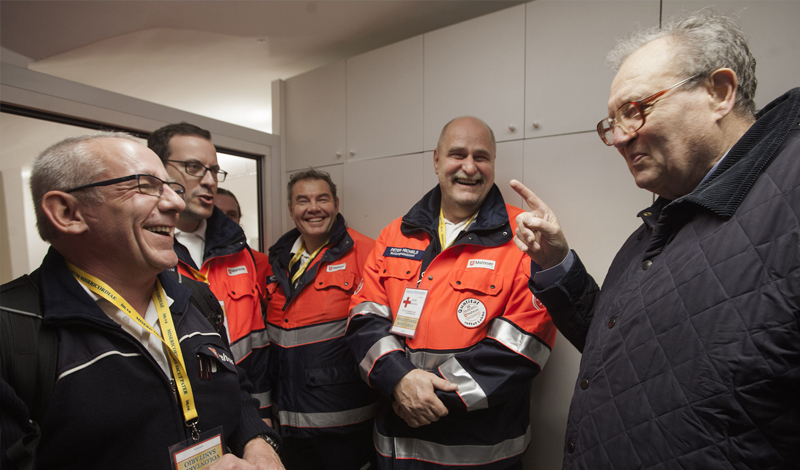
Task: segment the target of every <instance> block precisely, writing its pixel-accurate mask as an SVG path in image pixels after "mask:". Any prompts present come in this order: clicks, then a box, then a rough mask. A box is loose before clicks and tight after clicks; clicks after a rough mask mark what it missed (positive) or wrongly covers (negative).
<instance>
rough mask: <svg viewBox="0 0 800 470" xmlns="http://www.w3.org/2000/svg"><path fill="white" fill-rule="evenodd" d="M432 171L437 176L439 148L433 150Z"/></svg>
mask: <svg viewBox="0 0 800 470" xmlns="http://www.w3.org/2000/svg"><path fill="white" fill-rule="evenodd" d="M433 170H434V171H435V172H436V174H437V175H438V174H439V148H438V147H437V148H435V149H433Z"/></svg>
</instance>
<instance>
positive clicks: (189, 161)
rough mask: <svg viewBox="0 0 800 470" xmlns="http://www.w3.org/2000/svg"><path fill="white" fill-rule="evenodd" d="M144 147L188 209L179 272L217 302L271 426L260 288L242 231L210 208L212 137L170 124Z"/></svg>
mask: <svg viewBox="0 0 800 470" xmlns="http://www.w3.org/2000/svg"><path fill="white" fill-rule="evenodd" d="M147 146H148V147H150V149H152V150H153V151H154V152H155V153H156V155H158V156H159V158H161V162H162V163H163V164H164V166H165V167H166V169H167V173H169V175H170V177H171V178H172V180H173V181H175V182H178V183H180V184H182V185H183V186H184V187H185V188H186V196H185V201H186V210H184V211H183V212H182V213H181V215H180V218H179V219H178V225H177V227H176V230H175V245H174V249H175V253H176V254H177V255H178V266H177V270H178V272H179V273H180V274H182V275H184V276H189V277H191V278H193V279H196V280H198V281H203V282H206V283H207V284H208V285H209V287H210V288H211V292H213V293H214V295H215V296H216V297H217V299H218V300H219V302H220V304H221V305H222V308H223V310H224V311H225V320H224V321H225V327H226V330H227V332H228V340H229V342H230V345H231V352H233V355H234V360H235V361H236V363H237V365H239V366H240V367H242V368H243V369H244V370H245V372H246V373H247V378H248V379H250V381H251V382H252V383H253V389H254V390H253V393H252V396H253V397H254V398H256V399H258V401H259V403H260V413H261V417H262V418H264V419H265V420H267V422H268V423H269V418H270V413H271V412H270V410H269V407H270V405H271V403H272V400H271V398H270V394H269V382H268V379H267V376H266V373H265V371H266V367H267V353H268V348H267V346H268V345H269V340H268V339H267V330H266V326H265V325H264V320H263V317H262V315H261V304H260V296H261V289H262V286H259V285H258V277H257V271H256V265H255V261H254V259H253V254H252V252H251V251H250V247H249V246H247V239H246V237H245V234H244V231H243V230H242V228H241V227H240V226H239V225H237V224H236V223H234V222H233V221H232V220H231V219H230V218H229V217H228V216H226V215H225V214H224V213H223V212H222V211H221V210H219V209H218V208H216V207H215V206H214V198H215V196H216V193H217V183H218V182H220V181H224V180H225V176H226V175H227V173H226V172H225V171H223V170H221V169H220V167H219V164H218V163H217V152H216V148H215V147H214V144H212V143H211V133H209V132H208V131H207V130H205V129H201V128H199V127H197V126H194V125H192V124H188V123H185V122H182V123H179V124H170V125H167V126H164V127H162V128H160V129H158V130H156V131H155V132H153V133H152V134H151V135H150V137H149V138H148V139H147Z"/></svg>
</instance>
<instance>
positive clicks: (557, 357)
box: [273, 0, 800, 470]
mask: <svg viewBox="0 0 800 470" xmlns="http://www.w3.org/2000/svg"><path fill="white" fill-rule="evenodd" d="M705 6H712V7H714V8H715V9H716V10H717V11H719V12H721V13H725V14H738V16H739V18H740V25H741V26H742V28H743V29H744V31H745V32H746V33H747V34H748V35H749V37H750V44H751V49H752V51H753V54H754V55H755V57H756V59H757V60H758V79H759V91H758V94H757V95H756V103H757V105H758V106H759V107H761V106H764V105H765V104H767V103H768V102H769V101H771V100H772V99H774V98H776V97H777V96H779V95H780V94H782V93H783V92H785V91H786V90H788V89H789V88H792V87H794V86H798V85H800V80H798V77H800V60H798V54H797V51H798V50H800V28H797V25H796V23H797V19H799V18H800V2H797V1H789V2H787V1H727V2H713V1H712V2H702V1H700V2H698V1H695V2H685V1H670V0H665V1H664V2H663V4H662V2H659V1H658V0H632V1H612V0H609V1H568V0H564V1H535V2H531V3H528V4H525V5H520V6H516V7H512V8H509V9H507V10H503V11H499V12H496V13H492V14H490V15H486V16H484V17H481V18H476V19H473V20H469V21H466V22H464V23H460V24H457V25H453V26H449V27H447V28H443V29H441V30H437V31H433V32H431V33H427V34H424V35H421V36H418V37H415V38H411V39H408V40H405V41H402V42H400V43H397V44H393V45H391V46H387V47H384V48H381V49H377V50H374V51H371V52H368V53H365V54H362V55H359V56H356V57H352V58H349V59H347V60H345V61H341V62H338V63H334V64H331V65H329V66H326V67H324V68H323V69H317V70H314V71H311V72H308V73H305V74H303V75H300V76H297V77H293V78H290V79H288V80H286V81H285V84H284V83H281V84H279V85H278V86H273V92H278V93H280V92H281V90H285V92H284V93H283V94H282V95H281V99H282V101H281V103H282V104H281V106H282V109H281V112H282V113H283V114H284V118H283V119H280V118H279V119H276V120H274V123H275V124H274V128H275V129H279V131H278V133H279V134H281V140H282V142H283V143H284V149H285V151H284V155H283V159H284V161H285V166H283V168H284V171H283V173H282V182H283V184H284V185H285V183H286V181H287V178H288V175H289V174H290V173H291V172H292V171H293V170H296V169H299V168H303V167H307V166H309V165H315V166H317V165H319V166H324V168H325V169H326V170H327V171H329V172H331V173H332V174H334V175H336V178H335V179H334V181H335V182H336V184H338V185H340V186H339V192H340V198H341V199H342V204H341V207H340V210H341V212H342V214H343V215H344V216H345V218H346V219H347V221H348V223H349V224H350V226H352V227H353V228H355V229H356V230H359V231H361V232H363V233H365V234H367V235H369V236H371V237H376V236H377V235H378V234H379V232H380V230H381V229H382V228H383V227H384V226H385V225H386V224H387V223H388V222H389V221H390V220H392V219H394V218H396V217H400V216H402V215H403V214H404V213H405V212H406V211H407V210H408V209H409V208H410V207H411V205H412V204H413V203H414V202H415V201H417V200H418V199H419V198H420V197H421V196H422V195H423V194H424V193H425V192H426V191H428V190H429V189H430V188H432V187H433V185H435V184H436V177H435V175H434V174H433V162H432V152H431V150H432V149H433V147H434V146H435V142H436V138H437V137H438V133H439V130H440V129H441V127H442V126H443V125H444V124H445V123H446V122H447V121H448V120H449V119H450V118H453V117H456V116H459V115H463V114H472V115H475V116H478V117H480V118H482V119H484V120H485V121H486V122H487V123H489V125H490V126H492V128H493V129H494V131H495V133H496V134H497V137H498V150H497V178H496V183H497V184H498V186H499V187H500V189H501V190H502V191H503V194H504V197H506V198H507V200H508V201H509V202H510V203H511V204H516V205H519V204H521V200H520V198H519V197H517V196H516V195H515V194H514V193H513V192H512V191H511V190H510V189H509V187H508V180H509V179H511V178H517V179H521V180H522V181H523V182H524V183H525V184H527V185H528V186H529V187H531V188H532V189H533V190H534V191H536V192H537V193H538V194H539V196H540V197H542V199H544V201H545V202H547V203H548V204H549V205H550V206H551V208H553V210H554V211H555V212H556V214H557V215H558V217H559V220H560V222H561V224H562V226H563V228H564V231H565V233H566V235H567V237H568V238H569V241H570V245H571V247H573V248H575V249H576V250H577V251H578V252H579V253H580V255H581V258H582V259H583V261H584V263H585V264H586V266H587V268H588V270H589V272H590V273H592V275H593V276H595V278H596V279H597V280H598V281H601V280H602V279H603V277H604V276H605V273H606V271H607V269H608V266H609V265H610V263H611V260H612V258H613V256H614V254H615V253H616V251H617V249H618V248H619V247H620V246H621V244H622V243H623V241H624V240H625V238H627V236H628V235H629V234H630V233H631V232H632V231H633V230H634V229H635V228H636V227H637V226H638V225H639V224H640V221H639V219H638V218H637V217H636V214H637V212H638V211H639V210H641V209H643V208H645V207H647V206H648V205H649V204H650V203H651V201H652V195H651V194H650V193H647V192H645V191H642V190H639V189H638V188H636V186H635V185H634V182H633V180H632V178H631V177H630V174H629V173H628V170H627V168H626V166H625V164H624V162H623V160H622V159H621V158H620V157H619V154H617V152H616V151H615V150H614V149H612V148H608V147H605V146H604V145H603V144H602V143H601V141H600V139H599V138H598V136H597V134H596V132H595V131H594V127H595V125H596V123H597V121H599V120H600V119H601V118H603V117H605V116H606V115H607V110H606V101H607V99H608V90H609V87H610V84H611V79H612V78H613V72H612V71H611V70H608V69H607V68H605V65H604V62H605V55H606V54H607V53H608V51H609V50H611V48H613V46H614V44H615V42H616V40H617V39H618V38H619V37H621V36H624V35H625V34H626V33H627V32H628V30H629V29H631V28H633V27H634V26H637V25H643V26H652V25H657V24H658V20H659V13H660V10H661V8H662V7H663V14H664V17H665V18H666V17H668V16H669V15H671V14H674V13H677V12H679V11H695V10H699V9H700V8H702V7H705ZM275 101H276V100H275V99H273V102H275ZM282 205H283V206H284V207H285V201H284V203H283V204H282ZM282 222H283V227H284V230H287V229H288V228H290V226H291V223H290V222H289V218H288V216H287V215H286V213H285V208H284V216H283V218H282ZM579 361H580V354H579V353H578V352H577V351H576V350H575V348H573V347H572V346H571V345H570V344H569V343H568V342H567V341H566V340H565V339H564V338H563V337H561V336H560V335H559V338H558V340H557V342H556V347H555V349H554V351H553V354H552V355H551V358H550V360H549V362H548V364H547V366H546V367H545V369H544V371H543V372H542V374H541V375H540V376H539V377H537V378H536V379H535V380H534V388H533V394H532V397H531V405H532V416H531V418H532V420H531V421H532V423H533V439H532V442H531V446H530V448H529V450H528V452H527V454H526V456H525V458H524V465H525V468H526V469H529V470H532V469H546V470H550V469H555V468H560V466H561V461H562V453H563V447H564V432H565V429H566V418H567V412H568V408H569V403H570V399H571V397H572V393H573V387H574V384H575V378H576V376H577V371H578V364H579Z"/></svg>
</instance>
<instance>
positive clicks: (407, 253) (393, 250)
mask: <svg viewBox="0 0 800 470" xmlns="http://www.w3.org/2000/svg"><path fill="white" fill-rule="evenodd" d="M424 253H425V252H424V251H422V250H415V249H413V248H402V247H399V246H387V247H386V250H385V251H384V252H383V256H386V257H389V258H405V259H413V260H417V261H422V255H423V254H424Z"/></svg>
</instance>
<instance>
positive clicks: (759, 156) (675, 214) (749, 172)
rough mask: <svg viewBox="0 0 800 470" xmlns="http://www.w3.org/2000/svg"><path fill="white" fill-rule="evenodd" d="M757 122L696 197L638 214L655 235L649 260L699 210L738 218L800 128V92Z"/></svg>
mask: <svg viewBox="0 0 800 470" xmlns="http://www.w3.org/2000/svg"><path fill="white" fill-rule="evenodd" d="M756 117H757V120H756V122H755V123H754V124H753V125H752V126H750V129H748V130H747V132H745V134H744V135H743V136H742V137H741V138H740V139H739V140H738V141H737V142H736V144H735V145H734V146H733V147H732V148H731V150H730V151H729V152H728V155H727V156H726V157H725V159H724V160H723V161H722V162H721V163H720V164H719V166H718V167H717V169H716V170H714V173H713V174H711V175H710V176H709V177H708V178H707V179H706V180H705V181H703V182H702V183H701V184H700V185H698V187H697V188H695V190H694V191H692V192H691V193H689V194H687V195H686V196H683V197H680V198H678V199H676V200H675V201H669V200H667V199H664V198H661V197H659V198H658V199H657V200H656V202H655V203H654V204H653V205H652V206H651V207H649V208H647V209H645V210H644V211H642V212H640V213H639V217H641V218H642V220H643V221H644V223H645V225H646V226H647V227H648V228H649V229H651V230H652V235H651V238H650V240H649V241H648V245H647V249H646V251H645V253H644V257H643V258H644V259H652V258H654V257H656V256H657V255H658V254H659V253H661V251H662V250H663V249H664V247H665V246H666V245H667V244H668V243H669V242H670V241H671V240H672V239H673V238H674V237H675V236H676V234H677V233H678V231H680V229H681V228H682V227H683V226H684V225H685V224H686V223H688V222H689V221H690V220H691V219H692V217H693V216H694V214H695V210H696V209H699V208H705V209H707V210H710V211H711V212H713V213H715V214H717V215H718V216H719V217H722V218H723V219H729V218H731V217H732V216H733V214H734V213H735V212H736V209H737V208H738V207H739V205H740V204H741V203H742V201H743V200H744V198H745V197H746V196H747V194H748V193H749V192H750V189H752V187H753V185H754V184H755V181H756V179H758V177H759V176H760V175H761V173H763V172H764V169H765V168H766V167H767V165H769V163H770V162H771V161H772V159H773V157H774V156H775V155H776V153H777V151H778V149H779V148H780V146H781V144H783V141H784V140H785V138H786V135H787V134H788V133H789V130H790V129H792V128H794V127H795V126H797V124H798V122H800V88H794V89H792V90H790V91H788V92H787V93H785V94H784V95H783V96H781V97H780V98H778V99H776V100H775V101H773V102H772V103H770V104H768V105H767V106H766V107H765V108H764V109H763V110H761V112H759V113H758V115H757V116H756Z"/></svg>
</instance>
